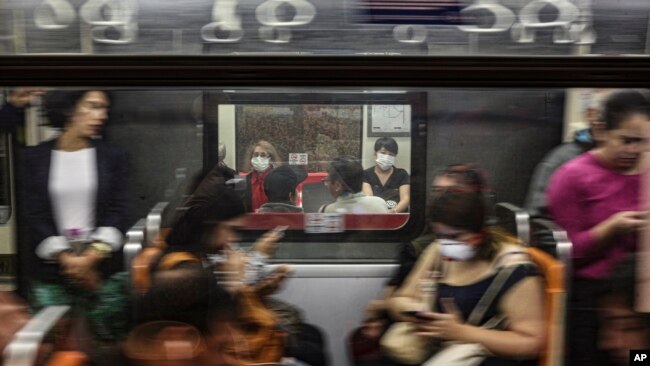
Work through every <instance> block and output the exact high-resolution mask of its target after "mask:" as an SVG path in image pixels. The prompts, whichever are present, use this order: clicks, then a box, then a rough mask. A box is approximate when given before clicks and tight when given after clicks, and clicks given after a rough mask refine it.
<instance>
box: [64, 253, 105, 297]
mask: <svg viewBox="0 0 650 366" xmlns="http://www.w3.org/2000/svg"><path fill="white" fill-rule="evenodd" d="M99 260H100V258H98V257H97V256H96V255H94V254H91V253H84V254H83V255H75V254H72V253H68V252H64V253H61V254H60V255H59V263H60V264H61V273H62V274H63V275H64V276H66V277H68V278H70V279H71V280H72V282H73V283H74V284H76V285H78V286H80V287H83V288H86V289H89V290H95V289H97V287H99V285H100V283H101V275H100V273H99V271H98V270H97V269H96V265H97V263H98V262H99Z"/></svg>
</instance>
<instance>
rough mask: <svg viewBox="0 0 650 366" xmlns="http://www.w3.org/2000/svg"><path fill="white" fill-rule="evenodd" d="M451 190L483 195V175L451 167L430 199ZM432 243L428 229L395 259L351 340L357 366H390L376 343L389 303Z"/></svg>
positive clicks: (433, 188)
mask: <svg viewBox="0 0 650 366" xmlns="http://www.w3.org/2000/svg"><path fill="white" fill-rule="evenodd" d="M450 187H452V188H453V189H454V190H455V191H461V192H477V193H483V192H484V191H485V189H486V181H485V174H484V173H483V171H482V169H481V168H480V167H478V166H477V165H475V164H470V163H465V164H452V165H448V166H447V167H446V168H445V169H444V170H442V171H440V172H438V173H437V174H436V176H435V177H434V178H433V182H432V184H431V192H430V195H429V199H430V200H431V199H434V198H435V197H437V196H438V195H440V194H442V193H444V192H445V191H446V190H447V189H449V188H450ZM434 240H435V235H434V234H433V233H432V232H431V226H430V225H427V226H426V227H425V229H424V231H423V232H422V234H421V235H420V236H418V237H417V238H415V239H413V240H412V241H410V242H408V243H404V244H403V245H402V247H401V249H400V252H399V255H398V262H399V268H398V269H397V271H396V272H395V273H394V275H393V277H392V278H391V279H390V280H389V281H388V283H387V284H386V287H384V289H383V290H382V292H381V297H380V298H379V299H377V300H372V301H370V302H369V303H368V305H367V306H366V309H365V312H364V318H363V322H362V325H361V328H359V329H358V330H356V331H355V332H354V333H353V334H352V336H351V339H350V342H351V343H350V346H351V347H352V349H351V350H352V354H353V358H354V361H355V363H354V364H355V365H357V366H362V365H363V366H365V365H379V364H381V365H391V364H393V363H392V362H391V361H390V360H387V359H386V358H385V356H384V355H383V354H382V352H381V349H380V345H379V339H380V337H381V336H382V335H383V334H384V332H385V330H386V329H387V327H388V326H389V325H390V324H391V323H392V319H391V318H390V316H388V314H387V310H388V309H387V306H388V300H389V298H390V297H391V296H392V294H393V293H394V291H395V289H396V288H399V287H400V286H401V285H402V283H403V282H404V280H405V279H406V276H408V274H409V273H410V272H411V270H412V269H413V266H414V265H415V262H416V261H417V259H418V257H419V256H420V254H421V253H422V251H423V250H425V249H426V248H427V247H428V246H429V244H431V243H432V242H433V241H434Z"/></svg>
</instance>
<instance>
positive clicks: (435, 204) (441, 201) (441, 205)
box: [428, 189, 486, 233]
mask: <svg viewBox="0 0 650 366" xmlns="http://www.w3.org/2000/svg"><path fill="white" fill-rule="evenodd" d="M428 211H429V218H430V220H431V222H439V223H441V224H445V225H449V226H451V227H454V228H459V229H465V230H469V231H471V232H474V233H478V232H481V231H482V230H483V228H484V226H485V219H486V207H485V201H484V200H483V195H481V193H480V192H466V191H456V190H454V189H448V190H446V191H444V192H441V193H440V194H439V195H437V196H436V197H434V199H433V200H432V201H431V203H430V204H429V210H428Z"/></svg>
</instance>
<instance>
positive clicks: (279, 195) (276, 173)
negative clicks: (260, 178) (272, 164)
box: [257, 165, 306, 213]
mask: <svg viewBox="0 0 650 366" xmlns="http://www.w3.org/2000/svg"><path fill="white" fill-rule="evenodd" d="M305 178H306V176H302V177H298V174H296V172H295V171H294V170H293V169H292V168H291V167H289V166H288V165H283V166H281V167H278V168H276V169H274V170H273V171H272V172H271V173H270V174H269V175H268V176H267V177H266V180H264V193H266V196H267V197H268V198H269V201H268V202H267V203H265V204H263V205H262V206H261V207H260V209H259V210H258V211H257V212H259V213H264V212H285V213H288V212H303V210H302V207H296V198H297V195H298V192H296V188H297V187H298V184H299V183H300V182H302V181H303V180H304V179H305Z"/></svg>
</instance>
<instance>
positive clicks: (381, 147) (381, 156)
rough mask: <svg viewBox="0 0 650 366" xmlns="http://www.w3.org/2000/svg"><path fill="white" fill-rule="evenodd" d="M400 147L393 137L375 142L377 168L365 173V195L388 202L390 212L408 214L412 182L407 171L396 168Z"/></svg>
mask: <svg viewBox="0 0 650 366" xmlns="http://www.w3.org/2000/svg"><path fill="white" fill-rule="evenodd" d="M397 151H398V146H397V142H396V141H395V139H393V138H392V137H382V138H380V139H378V140H377V141H375V163H376V164H375V166H374V167H372V168H368V169H366V170H364V171H363V193H365V194H366V195H368V196H378V197H381V198H383V199H384V200H385V201H386V208H388V212H391V213H398V212H406V211H408V208H409V202H410V201H411V181H410V178H409V174H408V173H407V172H406V170H404V169H401V168H397V167H395V156H397Z"/></svg>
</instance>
